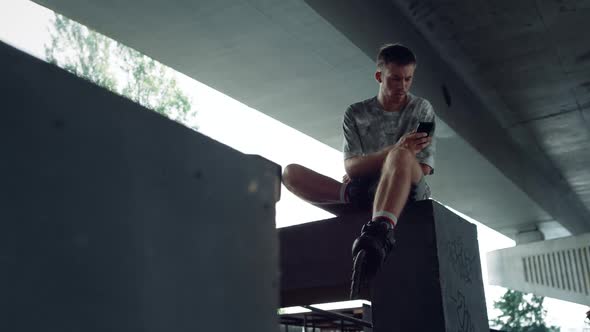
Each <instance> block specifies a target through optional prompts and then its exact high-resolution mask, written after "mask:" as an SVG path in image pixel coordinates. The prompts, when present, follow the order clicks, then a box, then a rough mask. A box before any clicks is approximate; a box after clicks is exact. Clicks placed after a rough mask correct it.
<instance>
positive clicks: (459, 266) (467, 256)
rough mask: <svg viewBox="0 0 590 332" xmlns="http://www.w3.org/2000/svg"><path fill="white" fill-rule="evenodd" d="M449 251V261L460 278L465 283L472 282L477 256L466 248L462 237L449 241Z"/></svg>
mask: <svg viewBox="0 0 590 332" xmlns="http://www.w3.org/2000/svg"><path fill="white" fill-rule="evenodd" d="M447 252H448V254H449V261H450V262H451V265H452V266H453V269H454V270H455V272H456V273H457V275H458V276H459V278H461V280H462V281H463V282H465V283H471V281H472V280H473V270H474V267H475V266H474V264H475V263H476V257H477V256H476V255H475V254H473V253H470V252H469V251H468V250H467V249H466V248H465V246H464V245H463V240H462V239H461V238H456V239H454V240H452V241H448V242H447Z"/></svg>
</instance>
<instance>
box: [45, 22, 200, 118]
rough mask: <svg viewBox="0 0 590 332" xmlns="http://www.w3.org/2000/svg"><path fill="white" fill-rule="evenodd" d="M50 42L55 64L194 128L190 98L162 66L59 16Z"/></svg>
mask: <svg viewBox="0 0 590 332" xmlns="http://www.w3.org/2000/svg"><path fill="white" fill-rule="evenodd" d="M50 36H51V37H50V41H49V43H47V44H46V45H45V56H46V59H47V61H49V62H50V63H53V64H55V65H57V66H59V67H62V68H64V69H66V70H68V71H69V72H72V73H74V74H76V75H78V76H80V77H83V78H85V79H87V80H89V81H92V82H94V83H95V84H97V85H99V86H102V87H104V88H106V89H108V90H110V91H112V92H115V93H118V94H120V95H123V96H125V97H127V98H129V99H131V100H133V101H135V102H137V103H139V104H140V105H142V106H144V107H147V108H149V109H152V110H154V111H156V112H158V113H161V114H164V115H166V116H168V117H169V118H171V119H173V120H176V121H179V122H183V123H185V124H189V123H190V120H191V118H192V117H194V115H195V111H193V110H192V109H191V102H190V100H189V98H188V96H186V95H185V94H184V93H183V91H182V90H181V89H180V87H179V86H178V82H177V81H176V79H175V77H174V74H173V72H172V71H171V70H170V69H169V68H168V67H166V66H164V65H162V64H161V63H159V62H157V61H155V60H153V59H151V58H149V57H147V56H145V55H143V54H141V53H139V52H138V51H136V50H134V49H132V48H129V47H127V46H125V45H123V44H121V43H118V42H116V41H114V40H112V39H110V38H108V37H106V36H103V35H101V34H99V33H97V32H95V31H92V30H90V29H88V28H86V27H85V26H83V25H81V24H79V23H77V22H75V21H72V20H70V19H68V18H66V17H64V16H62V15H59V14H55V17H54V19H53V24H52V26H51V27H50ZM193 127H194V125H193ZM195 129H196V128H195Z"/></svg>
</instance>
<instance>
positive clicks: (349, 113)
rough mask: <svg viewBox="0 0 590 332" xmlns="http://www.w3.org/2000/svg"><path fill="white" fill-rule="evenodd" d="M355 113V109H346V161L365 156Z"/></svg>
mask: <svg viewBox="0 0 590 332" xmlns="http://www.w3.org/2000/svg"><path fill="white" fill-rule="evenodd" d="M353 112H354V109H353V108H352V107H351V106H349V107H348V108H347V109H346V112H344V120H343V121H342V131H343V134H344V142H343V144H342V152H343V154H344V159H349V158H352V157H355V156H359V155H362V154H363V147H362V143H361V139H360V136H359V132H358V128H357V126H356V121H355V119H354V114H353Z"/></svg>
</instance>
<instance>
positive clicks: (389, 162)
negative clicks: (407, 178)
mask: <svg viewBox="0 0 590 332" xmlns="http://www.w3.org/2000/svg"><path fill="white" fill-rule="evenodd" d="M415 163H416V156H415V155H414V153H413V152H412V151H411V150H410V149H406V148H403V147H399V148H395V149H392V150H391V151H389V153H387V157H386V158H385V161H384V162H383V169H384V170H387V169H391V168H396V169H399V168H404V169H409V168H411V167H413V165H414V164H415Z"/></svg>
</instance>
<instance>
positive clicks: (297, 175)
mask: <svg viewBox="0 0 590 332" xmlns="http://www.w3.org/2000/svg"><path fill="white" fill-rule="evenodd" d="M304 170H305V168H304V167H303V166H301V165H297V164H289V165H287V166H285V169H284V170H283V177H282V180H283V184H284V185H285V187H287V188H289V189H291V188H293V186H294V185H295V186H296V185H297V183H298V181H299V180H300V179H301V174H302V173H303V172H304Z"/></svg>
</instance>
